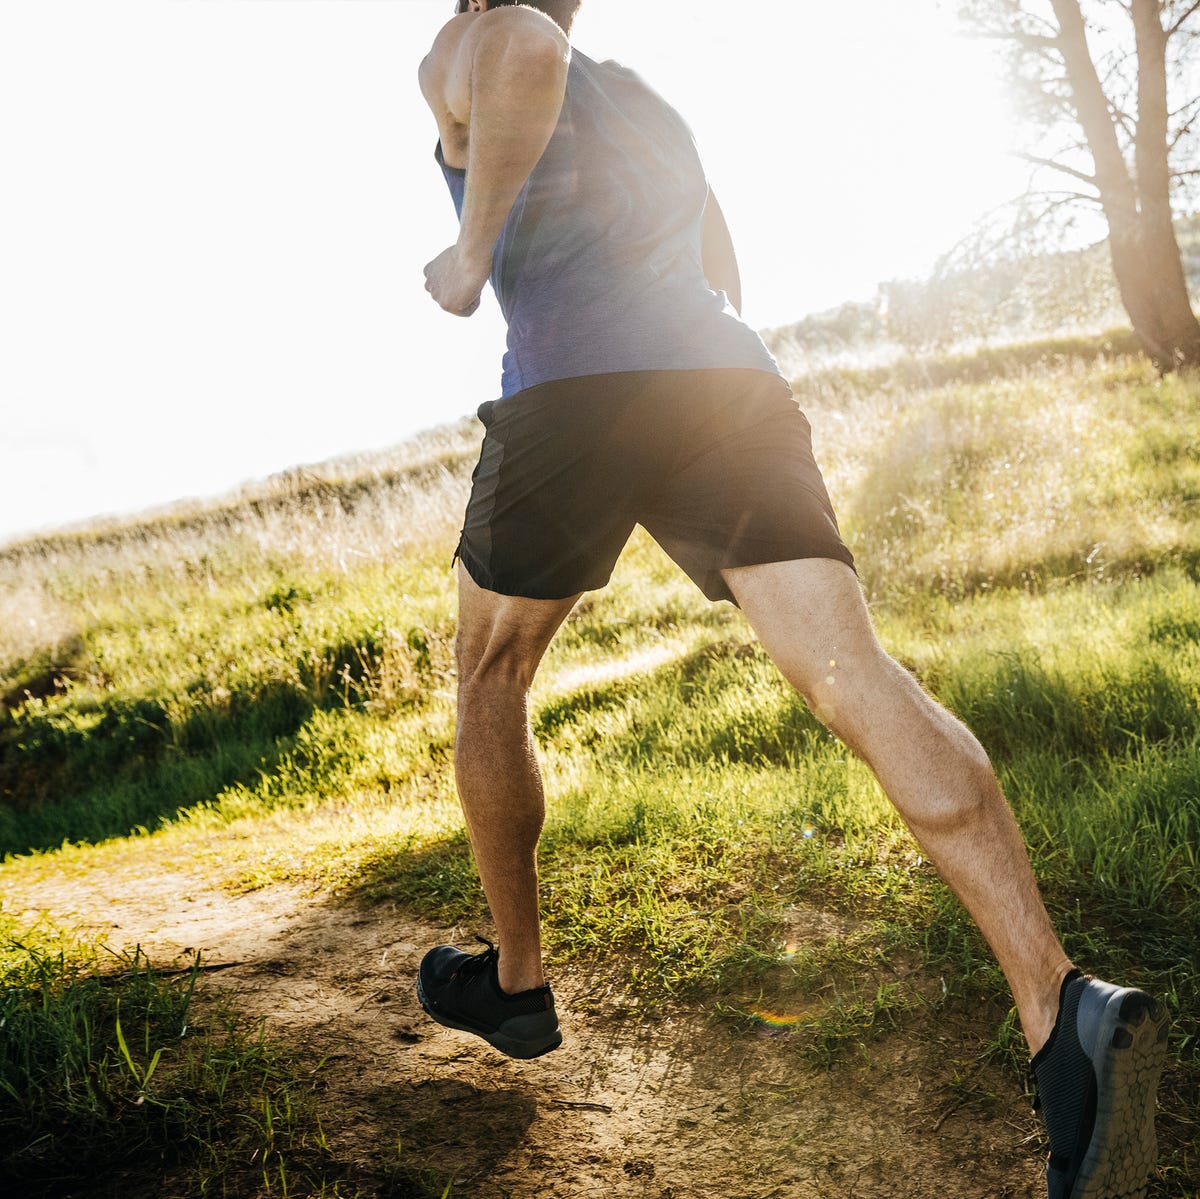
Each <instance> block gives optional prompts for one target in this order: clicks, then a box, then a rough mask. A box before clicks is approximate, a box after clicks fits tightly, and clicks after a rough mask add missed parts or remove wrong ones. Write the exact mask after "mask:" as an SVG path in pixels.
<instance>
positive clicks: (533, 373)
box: [436, 50, 780, 397]
mask: <svg viewBox="0 0 1200 1199" xmlns="http://www.w3.org/2000/svg"><path fill="white" fill-rule="evenodd" d="M436 158H437V161H438V163H439V164H440V165H441V168H442V171H443V172H444V174H445V177H446V182H447V184H448V186H449V188H450V194H451V196H452V197H453V200H454V205H455V208H456V210H457V211H458V213H459V215H460V216H461V214H462V203H463V193H464V189H465V186H466V173H465V172H464V171H462V170H458V169H456V168H454V167H450V166H447V165H446V163H445V161H444V160H443V158H442V151H441V145H440V143H439V145H438V147H437V151H436ZM707 198H708V184H707V180H706V178H705V173H704V168H703V166H702V165H701V163H700V158H699V155H698V153H697V151H696V147H695V143H694V141H693V138H692V134H691V131H690V129H689V128H688V126H687V125H686V124H685V122H684V121H683V119H682V117H680V115H679V114H678V113H677V112H676V111H675V110H674V109H673V108H672V107H671V106H670V105H669V104H667V102H666V101H665V100H663V99H662V97H661V96H659V95H658V93H657V92H655V91H654V90H653V89H652V88H650V87H649V86H648V85H647V84H645V83H644V82H643V81H642V80H641V79H640V78H639V77H638V76H637V75H636V74H635V73H634V72H632V71H630V70H627V69H625V68H624V67H621V66H619V65H617V64H616V63H614V62H605V63H597V62H593V61H592V60H591V59H589V58H588V57H587V56H586V55H584V54H581V53H580V52H579V51H578V50H572V53H571V62H570V65H569V68H568V71H567V83H566V95H565V98H564V101H563V107H562V112H561V114H560V116H559V120H558V125H557V127H556V129H555V131H554V133H553V135H552V136H551V138H550V142H549V144H548V145H547V147H546V150H545V152H544V153H543V154H542V157H541V158H540V159H539V161H538V163H537V165H536V166H535V167H534V169H533V171H532V172H531V174H530V176H529V179H528V180H527V181H526V183H525V186H524V188H522V190H521V193H520V194H519V195H518V197H517V199H516V202H515V203H514V204H513V207H512V210H511V211H510V213H509V215H508V219H507V221H506V222H505V225H504V228H503V230H502V231H501V233H500V236H499V237H498V238H497V240H496V246H495V249H494V251H493V255H492V274H491V283H492V287H493V290H494V291H495V293H496V298H497V300H498V301H499V303H500V310H501V312H502V313H503V315H504V319H505V321H506V322H507V325H508V341H507V351H506V353H505V355H504V368H503V378H502V387H501V392H502V395H503V396H504V397H508V396H511V395H515V394H516V393H517V392H519V391H523V390H525V389H526V388H529V387H534V386H536V385H537V384H539V383H548V382H551V381H553V380H557V379H571V378H577V377H579V376H582V375H600V374H609V373H612V372H616V371H634V370H688V369H704V368H715V367H749V368H751V369H756V370H764V371H770V372H772V373H774V374H779V373H780V371H779V368H778V366H777V364H776V362H775V360H774V358H773V357H772V356H771V354H770V351H768V350H767V348H766V346H764V345H763V343H762V340H761V339H760V338H759V336H758V334H757V333H755V332H754V330H753V329H751V328H750V327H749V326H748V325H746V324H745V323H744V322H743V321H742V320H741V319H740V318H739V317H738V315H737V313H736V312H735V311H734V309H733V307H732V306H731V305H730V304H729V302H728V300H727V299H726V296H725V293H724V292H714V291H713V290H712V288H711V287H710V286H709V285H708V282H707V280H706V279H705V277H704V268H703V265H702V262H701V225H702V217H703V213H704V207H705V203H706V201H707Z"/></svg>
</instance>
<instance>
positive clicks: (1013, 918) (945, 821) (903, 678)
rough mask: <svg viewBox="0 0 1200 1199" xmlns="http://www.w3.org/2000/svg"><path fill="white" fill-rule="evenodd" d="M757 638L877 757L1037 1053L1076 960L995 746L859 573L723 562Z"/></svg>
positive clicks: (813, 700)
mask: <svg viewBox="0 0 1200 1199" xmlns="http://www.w3.org/2000/svg"><path fill="white" fill-rule="evenodd" d="M724 576H725V579H726V581H727V582H728V584H729V587H730V590H731V591H732V592H733V593H734V595H735V596H736V597H737V600H738V603H739V605H740V606H741V608H742V610H743V612H744V613H745V614H746V617H747V619H748V620H749V622H750V625H751V627H752V628H753V629H754V632H755V634H756V635H757V636H758V637H759V639H760V640H761V642H762V644H763V647H764V648H765V649H766V651H767V653H768V654H769V655H770V656H771V658H772V659H773V660H774V662H775V663H776V665H777V666H778V667H779V669H780V670H781V671H782V673H783V675H784V676H785V678H787V679H788V681H789V682H790V683H791V684H792V685H793V686H794V687H795V688H796V689H797V690H798V691H799V692H800V693H801V694H802V695H803V696H804V697H805V699H806V700H807V701H808V703H809V706H810V707H811V708H812V710H813V712H814V713H815V714H816V716H817V717H818V718H819V719H820V720H821V721H822V722H823V723H824V724H825V725H827V726H828V727H829V728H830V729H831V730H832V731H833V732H834V733H836V734H837V736H838V737H840V738H841V739H842V740H843V741H844V742H845V743H846V744H847V745H848V746H849V747H850V748H851V749H852V750H854V751H855V752H856V753H857V754H859V755H860V756H861V757H862V758H863V759H864V760H865V761H866V762H867V763H868V765H869V766H870V767H871V768H872V770H874V772H875V774H876V776H877V777H878V779H879V781H880V784H881V785H882V786H883V789H884V791H886V792H887V795H888V797H889V799H891V801H892V803H894V804H895V806H896V808H897V810H898V811H899V812H900V815H901V816H902V817H903V818H904V820H905V822H906V823H907V824H908V826H909V828H910V829H911V830H912V833H913V835H914V836H915V837H916V839H917V841H918V842H919V843H920V844H921V846H922V848H923V849H924V851H925V853H926V854H927V855H928V856H929V858H930V860H931V861H932V862H933V863H934V864H935V866H936V867H937V868H938V870H939V872H940V873H941V875H942V877H943V878H944V879H945V880H946V882H947V884H949V886H950V887H951V888H952V889H953V891H954V892H955V894H956V895H957V896H958V898H959V899H960V900H961V901H962V903H963V905H964V907H966V909H967V911H968V912H969V913H970V915H971V917H972V918H973V919H974V921H975V923H976V924H977V925H978V926H979V929H980V931H981V932H982V933H983V936H984V938H985V939H986V940H987V942H988V944H989V945H990V946H991V948H992V951H993V953H995V955H996V958H997V960H998V961H999V963H1000V967H1001V969H1002V970H1003V971H1004V974H1005V977H1006V978H1007V979H1008V983H1009V986H1010V987H1011V988H1012V993H1013V998H1014V1000H1015V1001H1016V1005H1017V1011H1018V1014H1019V1015H1020V1018H1021V1027H1022V1029H1023V1030H1024V1032H1025V1038H1026V1040H1027V1041H1028V1042H1029V1047H1030V1050H1031V1051H1032V1052H1034V1053H1036V1052H1037V1050H1038V1049H1040V1048H1041V1047H1042V1045H1043V1044H1044V1043H1045V1041H1046V1039H1047V1037H1049V1035H1050V1030H1051V1029H1052V1028H1053V1027H1054V1020H1055V1016H1056V1014H1057V1012H1058V997H1059V988H1060V985H1061V983H1062V980H1063V979H1064V978H1065V977H1066V975H1067V973H1068V972H1069V971H1070V969H1071V963H1070V961H1069V960H1068V958H1067V955H1066V953H1065V952H1064V951H1063V948H1062V945H1061V944H1060V943H1059V940H1058V937H1057V935H1056V934H1055V932H1054V929H1053V927H1052V926H1051V923H1050V918H1049V916H1048V915H1047V913H1046V909H1045V907H1044V905H1043V903H1042V900H1041V896H1040V894H1039V892H1038V888H1037V883H1036V882H1035V880H1034V877H1033V871H1032V869H1031V868H1030V865H1029V858H1028V855H1027V853H1026V851H1025V845H1024V842H1023V840H1022V838H1021V834H1020V831H1019V830H1018V828H1017V824H1016V821H1015V820H1014V818H1013V815H1012V811H1011V810H1010V808H1009V806H1008V804H1007V802H1006V801H1005V799H1004V797H1003V795H1002V794H1001V792H1000V787H999V784H998V783H997V781H996V776H995V773H994V772H993V770H992V768H991V765H990V763H989V762H988V759H987V755H986V754H985V753H984V751H983V749H982V747H981V746H980V744H979V742H978V741H977V740H976V739H975V737H974V736H973V735H972V734H971V733H970V732H969V731H968V730H967V728H966V727H965V726H964V725H963V724H961V723H960V722H959V721H958V720H956V719H955V718H954V717H953V716H951V715H950V713H949V712H947V711H946V710H945V709H944V708H942V707H941V706H940V705H939V704H937V703H936V702H935V701H934V700H933V699H931V698H930V697H929V696H928V695H927V694H926V693H925V692H924V691H923V690H922V689H921V687H920V686H919V685H918V684H917V682H916V681H915V680H914V679H913V678H912V676H911V675H909V674H908V672H907V671H905V670H904V669H903V668H902V667H901V666H899V665H898V664H897V663H896V662H895V661H893V660H892V659H891V658H890V657H889V656H888V655H887V654H886V653H885V652H884V651H883V649H882V647H881V646H880V645H879V643H878V641H877V640H876V638H875V634H874V631H873V629H872V627H871V622H870V617H869V615H868V613H867V607H866V604H865V602H864V600H863V596H862V590H861V588H860V587H859V584H858V580H857V578H856V577H855V575H854V572H853V571H852V570H850V568H849V567H847V566H845V565H844V564H843V563H841V562H836V561H832V560H829V559H821V558H817V559H806V560H802V561H796V562H780V563H769V564H766V565H761V566H746V567H739V568H738V569H735V570H727V571H725V572H724Z"/></svg>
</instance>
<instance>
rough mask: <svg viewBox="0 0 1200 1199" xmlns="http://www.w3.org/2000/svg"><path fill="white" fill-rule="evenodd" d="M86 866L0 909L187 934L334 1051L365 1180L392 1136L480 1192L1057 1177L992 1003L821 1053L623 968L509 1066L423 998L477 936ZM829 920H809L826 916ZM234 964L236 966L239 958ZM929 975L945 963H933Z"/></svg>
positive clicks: (565, 1193) (989, 1195)
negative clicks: (433, 969)
mask: <svg viewBox="0 0 1200 1199" xmlns="http://www.w3.org/2000/svg"><path fill="white" fill-rule="evenodd" d="M140 856H141V855H139V854H138V853H136V852H133V853H127V854H122V855H120V857H119V858H118V859H116V860H115V861H114V860H110V861H109V862H108V864H107V865H106V866H105V867H97V869H95V870H94V871H80V872H78V873H77V874H75V875H74V876H72V877H59V878H58V879H56V880H46V879H43V880H39V881H34V882H22V880H20V879H19V878H18V879H15V880H13V883H14V885H11V886H10V887H9V889H8V894H7V896H6V900H5V906H6V907H7V909H8V910H9V911H12V912H16V913H23V914H25V915H26V916H32V915H35V914H38V913H45V914H46V915H47V916H49V917H51V918H52V919H54V920H55V921H56V922H58V923H60V924H63V925H68V926H73V927H80V928H90V929H98V930H102V931H104V932H105V933H106V934H107V936H108V939H109V942H110V944H111V945H112V946H113V947H114V948H120V947H127V948H130V949H131V948H132V947H133V946H134V945H135V944H140V945H141V946H142V947H143V948H144V949H145V950H147V952H148V953H149V954H150V955H151V958H152V960H154V961H155V962H156V963H158V964H162V963H163V962H165V961H168V960H172V959H176V958H181V957H183V956H184V955H186V954H188V953H191V952H193V951H195V950H200V951H201V952H202V953H203V958H204V961H205V962H206V963H208V964H210V965H217V964H229V968H228V969H224V970H221V971H215V972H212V973H210V974H208V975H206V978H205V983H204V987H205V991H206V993H207V994H209V995H218V994H219V995H221V996H222V997H223V998H224V999H226V1000H227V1001H229V1002H232V1003H233V1004H234V1005H236V1006H237V1007H238V1009H239V1010H242V1011H245V1012H247V1013H249V1014H253V1015H260V1014H261V1015H262V1016H264V1017H265V1018H266V1021H267V1028H268V1034H269V1035H270V1036H271V1037H272V1038H273V1039H274V1040H276V1041H277V1042H281V1043H283V1044H285V1045H287V1046H288V1047H290V1049H291V1050H292V1051H293V1052H294V1053H295V1055H296V1056H297V1057H298V1058H300V1059H301V1060H302V1061H303V1062H305V1063H306V1064H309V1065H311V1066H314V1067H315V1066H316V1065H317V1064H318V1063H319V1062H322V1061H323V1062H324V1064H323V1065H322V1066H321V1068H320V1070H319V1072H318V1077H319V1078H320V1079H322V1080H323V1087H324V1090H323V1093H322V1094H321V1097H320V1113H321V1121H322V1125H323V1127H324V1129H325V1132H326V1134H327V1136H328V1139H329V1142H330V1145H331V1147H332V1149H333V1150H334V1152H335V1153H336V1155H337V1157H338V1159H339V1160H341V1161H342V1162H344V1163H346V1165H347V1167H348V1171H349V1174H350V1176H351V1177H353V1178H354V1179H355V1181H356V1182H357V1183H358V1185H360V1186H361V1187H362V1192H363V1194H364V1195H372V1194H377V1195H379V1196H384V1195H388V1194H394V1193H395V1192H392V1191H389V1190H388V1189H387V1188H386V1186H385V1184H384V1183H383V1182H382V1181H381V1180H382V1179H384V1178H385V1177H386V1176H387V1172H388V1168H389V1164H394V1163H395V1161H396V1151H397V1145H398V1144H399V1145H400V1146H401V1150H402V1155H403V1157H402V1160H403V1161H404V1163H405V1164H406V1165H408V1166H410V1167H417V1168H420V1169H424V1170H429V1171H431V1172H433V1173H434V1174H436V1175H437V1176H438V1177H440V1178H441V1179H442V1180H443V1181H445V1180H448V1179H450V1178H453V1179H454V1180H455V1183H454V1191H453V1194H454V1195H455V1196H464V1197H465V1196H471V1197H473V1199H600V1197H605V1196H607V1197H612V1196H617V1197H621V1199H624V1197H629V1199H635V1197H636V1199H718V1197H720V1199H826V1197H828V1199H885V1197H887V1199H909V1197H912V1199H916V1197H918V1196H920V1197H921V1199H928V1197H929V1196H933V1195H938V1194H944V1195H948V1196H955V1197H956V1199H1000V1197H1009V1199H1017V1197H1022V1199H1024V1197H1033V1196H1037V1195H1042V1194H1044V1193H1045V1192H1044V1184H1041V1182H1040V1176H1041V1169H1042V1165H1041V1160H1040V1157H1039V1153H1038V1147H1037V1134H1036V1123H1035V1118H1034V1117H1033V1116H1032V1114H1031V1113H1030V1112H1029V1110H1028V1107H1027V1105H1026V1103H1025V1101H1024V1099H1023V1098H1022V1097H1021V1095H1020V1094H1019V1093H1018V1090H1017V1088H1016V1086H1015V1085H1014V1083H1013V1080H1012V1079H1011V1077H1010V1076H1008V1075H1007V1074H1006V1073H1005V1072H1003V1071H1002V1070H1000V1069H998V1068H996V1067H994V1066H991V1065H985V1066H974V1067H972V1068H971V1071H970V1074H969V1077H967V1078H965V1079H964V1078H963V1077H962V1075H963V1073H964V1071H963V1067H962V1063H970V1062H973V1061H974V1059H975V1058H976V1057H977V1055H978V1052H979V1049H978V1046H979V1044H980V1042H981V1038H982V1035H984V1034H983V1033H982V1030H985V1029H986V1028H988V1027H994V1022H995V1019H996V1012H995V1011H994V1010H992V1011H989V1012H987V1013H980V1014H963V1015H960V1016H956V1017H954V1018H951V1019H949V1020H947V1019H946V1018H942V1023H940V1024H936V1023H933V1022H932V1021H933V1017H930V1016H926V1015H924V1014H922V1015H921V1016H920V1017H919V1021H918V1022H916V1023H914V1024H913V1026H912V1027H908V1026H904V1027H902V1028H900V1029H898V1030H896V1031H894V1032H891V1033H889V1034H887V1035H886V1036H885V1037H883V1038H882V1039H881V1040H878V1041H876V1042H875V1043H873V1044H870V1045H868V1046H866V1047H865V1048H863V1049H862V1050H861V1051H860V1052H856V1053H852V1054H850V1055H848V1057H847V1058H846V1059H845V1060H844V1061H841V1062H839V1063H838V1064H836V1065H835V1066H834V1067H833V1068H831V1069H814V1068H813V1067H812V1066H811V1065H809V1064H807V1063H806V1062H805V1060H804V1059H803V1058H802V1057H801V1056H800V1055H799V1054H798V1053H797V1052H796V1046H795V1042H794V1041H793V1039H792V1038H790V1037H788V1036H787V1035H770V1034H767V1033H765V1032H764V1033H761V1034H755V1033H749V1034H747V1033H744V1032H743V1033H738V1032H736V1031H734V1030H733V1029H732V1028H731V1027H730V1026H729V1025H728V1024H727V1023H723V1022H721V1021H719V1020H717V1019H715V1018H713V1017H712V1016H711V1015H709V1014H706V1013H704V1012H701V1011H697V1010H688V1009H685V1008H681V1007H678V1006H670V1007H666V1008H663V1009H660V1010H657V1011H654V1012H649V1011H647V1010H645V1009H646V1004H645V1003H644V1002H643V1003H641V1004H639V1003H637V1002H635V1001H631V1000H630V999H629V997H628V996H627V995H623V994H622V993H621V991H620V990H619V988H618V987H617V986H615V985H614V984H613V983H612V982H611V981H606V980H605V979H604V978H602V977H600V976H598V975H593V974H588V973H587V972H585V971H583V970H578V969H572V970H569V971H567V972H565V973H564V972H560V973H559V974H557V975H556V976H555V977H554V978H553V982H554V985H555V992H556V996H557V999H558V1005H559V1009H560V1012H561V1015H562V1020H563V1030H564V1034H565V1042H564V1045H563V1047H562V1048H561V1049H560V1050H558V1051H556V1052H555V1053H553V1054H550V1055H548V1056H547V1057H545V1058H542V1059H539V1060H537V1061H534V1062H517V1061H512V1060H509V1059H508V1058H505V1057H503V1056H501V1055H500V1054H498V1053H496V1052H495V1051H493V1050H492V1049H491V1048H490V1047H489V1046H487V1045H485V1044H484V1043H482V1042H480V1041H477V1040H476V1039H475V1038H472V1037H470V1036H469V1035H467V1034H463V1033H457V1032H452V1031H449V1030H445V1029H442V1028H440V1027H438V1026H437V1025H435V1024H433V1023H432V1022H430V1021H429V1020H428V1019H427V1018H426V1017H425V1015H424V1013H423V1012H422V1011H421V1010H420V1008H419V1006H418V1004H417V1000H416V996H415V993H414V990H413V979H414V976H415V972H416V968H417V964H418V962H419V960H420V957H421V955H422V954H423V953H424V952H425V950H426V949H428V948H429V947H430V946H432V945H434V944H438V943H440V942H443V941H452V942H455V943H459V944H466V943H468V942H469V941H470V937H471V933H472V932H473V931H474V930H464V929H446V928H439V927H435V926H431V925H429V924H427V923H424V922H421V921H418V920H414V919H413V918H412V917H411V916H409V915H406V914H405V913H404V912H403V911H400V910H398V909H396V908H395V907H393V906H391V905H388V904H379V905H374V906H364V905H362V904H359V903H354V902H348V901H344V900H338V899H330V898H327V897H317V898H313V897H311V896H306V895H305V894H303V893H302V892H301V891H300V890H299V889H297V888H295V887H289V886H284V885H274V886H270V887H267V888H264V889H262V890H258V891H253V892H250V893H247V894H241V895H232V894H229V893H227V892H225V891H222V890H220V889H217V888H215V887H213V886H212V885H211V884H208V883H205V882H204V881H203V880H202V879H200V878H198V877H192V876H190V875H188V874H187V873H185V872H182V871H180V870H179V869H177V868H172V869H170V870H163V869H161V868H160V867H159V866H158V865H157V864H156V865H151V864H150V861H149V854H147V855H146V860H145V861H139V857H140ZM814 919H816V918H815V917H814ZM233 963H236V965H233ZM931 982H932V984H933V985H936V980H931Z"/></svg>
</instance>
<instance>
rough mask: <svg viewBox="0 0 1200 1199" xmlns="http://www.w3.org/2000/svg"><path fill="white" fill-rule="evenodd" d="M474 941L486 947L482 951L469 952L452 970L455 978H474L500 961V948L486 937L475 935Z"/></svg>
mask: <svg viewBox="0 0 1200 1199" xmlns="http://www.w3.org/2000/svg"><path fill="white" fill-rule="evenodd" d="M475 940H476V941H478V942H479V943H480V944H481V945H486V946H487V948H486V949H485V950H484V951H483V952H482V953H473V954H471V955H470V956H469V957H468V958H467V960H466V961H465V962H463V964H462V965H461V966H459V968H458V969H457V970H455V972H454V977H455V978H462V979H467V978H474V977H476V976H477V975H479V974H482V973H484V972H486V971H487V970H489V969H491V968H492V967H493V966H494V965H496V964H497V963H498V962H499V961H500V950H499V949H498V948H497V947H496V946H495V945H493V944H492V943H491V941H489V940H488V939H487V938H486V937H480V936H476V938H475Z"/></svg>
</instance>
